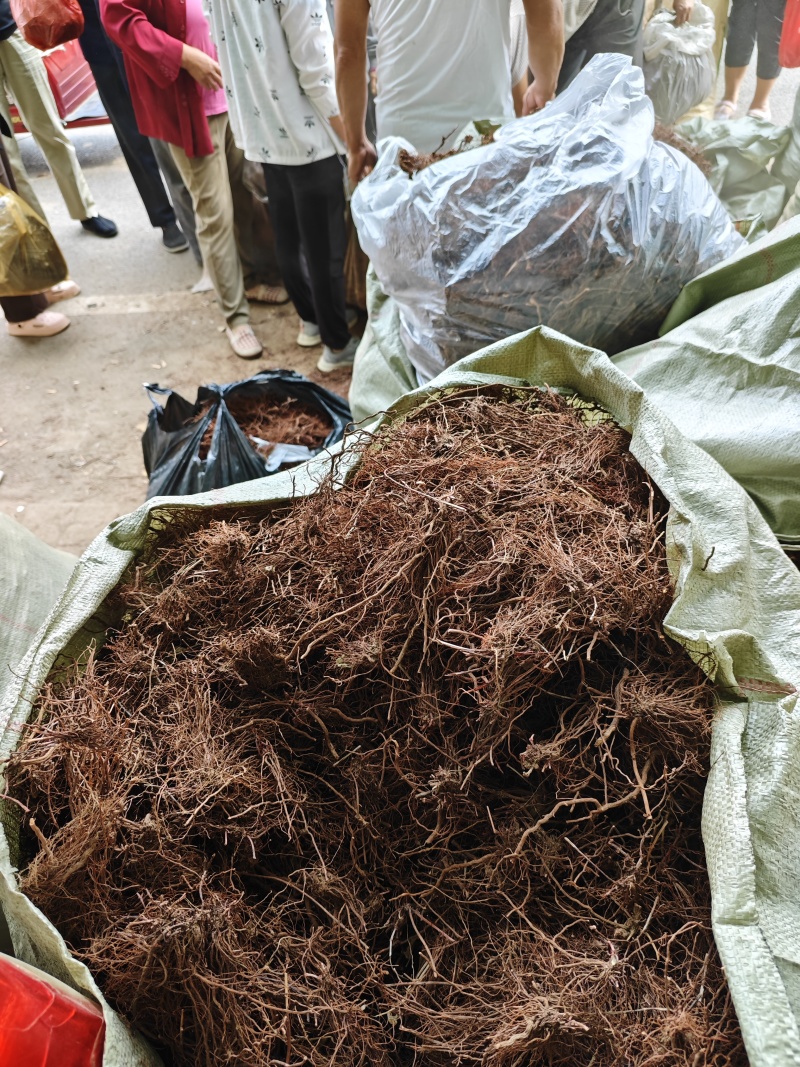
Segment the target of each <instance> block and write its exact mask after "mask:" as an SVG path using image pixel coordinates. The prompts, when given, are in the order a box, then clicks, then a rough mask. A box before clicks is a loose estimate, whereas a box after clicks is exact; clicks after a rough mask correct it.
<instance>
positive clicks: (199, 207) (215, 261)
mask: <svg viewBox="0 0 800 1067" xmlns="http://www.w3.org/2000/svg"><path fill="white" fill-rule="evenodd" d="M227 127H228V116H227V115H214V116H212V117H211V118H209V120H208V128H209V132H210V134H211V141H212V144H213V146H214V152H213V154H212V155H210V156H197V157H190V156H187V154H186V153H185V152H184V150H183V149H182V148H179V147H177V146H176V145H171V146H170V147H171V149H172V156H173V159H174V160H175V164H176V166H177V168H178V170H179V172H180V175H181V178H182V179H183V181H184V184H185V185H186V187H187V189H188V190H189V192H190V194H191V197H192V205H193V207H194V213H195V218H196V221H197V240H198V242H199V244H200V251H201V252H202V253H203V262H204V263H205V266H206V269H207V270H208V273H209V275H210V277H211V281H212V282H213V284H214V290H215V292H216V294H217V297H218V299H219V302H220V305H221V307H222V311H223V314H224V315H225V320H226V322H227V323H228V326H230V327H235V326H240V325H243V324H246V323H247V322H248V321H249V319H250V309H249V307H248V304H247V298H246V297H245V295H244V277H243V275H242V264H241V262H240V260H239V253H238V250H237V248H236V238H235V236H234V232H233V199H232V197H231V186H230V180H229V178H228V165H227V160H226V158H225V138H226V135H227Z"/></svg>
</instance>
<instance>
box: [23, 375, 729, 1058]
mask: <svg viewBox="0 0 800 1067" xmlns="http://www.w3.org/2000/svg"><path fill="white" fill-rule="evenodd" d="M665 510H666V508H665V503H664V501H663V499H662V498H661V496H660V494H659V493H658V491H657V490H656V489H655V488H654V487H653V486H652V485H651V484H650V483H649V482H648V480H647V478H646V477H645V475H644V474H643V472H642V470H641V468H640V467H639V466H638V465H637V463H636V461H635V460H634V459H633V458H632V456H631V455H630V453H629V452H628V438H627V436H626V434H624V433H623V432H622V431H620V430H619V429H618V428H617V427H616V426H615V425H614V424H613V423H611V422H609V421H608V420H603V419H601V418H599V417H598V416H597V413H595V412H591V411H590V412H589V417H588V418H587V417H586V411H585V410H583V411H581V410H578V409H577V408H575V407H573V406H571V405H570V404H568V403H567V402H566V401H564V400H563V399H561V398H559V397H557V396H556V395H554V394H551V393H540V392H538V391H533V390H532V391H531V392H530V393H529V394H524V395H520V394H514V396H513V397H511V396H509V395H508V394H501V393H500V392H499V391H497V390H495V391H494V393H493V395H486V393H483V394H480V395H478V394H476V393H474V392H472V393H469V394H466V393H462V394H458V395H451V396H449V397H446V398H443V399H441V400H440V401H438V402H436V403H435V404H433V405H431V406H430V407H428V408H426V409H424V410H422V411H420V412H418V413H417V414H415V415H414V416H413V417H411V418H410V419H408V420H407V421H404V422H399V423H397V424H395V425H392V426H390V427H388V428H387V429H386V430H383V431H381V432H380V433H379V434H378V436H377V438H375V439H373V440H372V441H371V442H370V444H369V445H368V446H367V447H365V449H364V451H363V455H362V457H361V463H360V466H359V467H358V469H357V470H356V471H355V473H354V474H353V475H352V477H350V479H349V480H348V482H347V484H346V485H345V486H344V487H343V488H340V489H338V490H337V489H336V487H335V484H334V479H333V478H332V479H331V480H330V481H328V482H326V483H325V484H323V486H322V487H321V489H320V491H319V493H318V494H317V495H315V496H314V497H313V498H310V499H308V500H305V501H301V502H299V503H296V504H295V505H294V506H292V507H286V508H284V509H282V510H281V511H279V512H272V513H268V512H264V513H263V514H261V515H259V516H254V515H253V512H252V510H251V511H248V512H246V513H243V514H239V515H236V514H234V513H232V512H227V513H223V512H217V513H216V514H214V513H210V514H207V515H206V517H205V518H202V517H201V516H199V515H198V513H197V512H193V513H192V514H190V515H187V516H186V517H185V518H183V519H180V520H177V521H174V522H172V523H171V524H170V525H169V527H168V528H167V529H166V530H165V531H164V532H163V533H162V535H161V536H160V538H159V542H158V548H157V549H155V550H153V551H151V553H150V556H149V557H148V558H147V559H146V560H144V561H142V562H140V564H139V566H138V568H137V569H136V570H135V572H134V573H132V574H131V575H130V578H129V581H128V583H127V585H126V586H125V587H124V588H123V589H122V591H121V593H120V600H121V604H120V611H121V622H120V624H119V627H118V629H117V630H116V631H115V632H114V633H113V634H112V635H111V636H110V639H109V640H108V642H107V644H106V645H105V647H103V648H102V649H100V650H99V651H98V652H97V653H96V654H95V655H94V656H93V657H92V658H91V659H90V661H89V663H88V666H86V667H85V669H82V670H81V671H80V672H78V671H74V672H73V676H72V677H70V678H67V679H61V680H59V681H54V682H52V683H51V684H50V685H49V687H48V688H47V689H46V691H45V692H44V693H43V694H42V696H41V698H40V701H39V705H38V714H37V715H36V716H35V718H34V721H33V722H32V724H31V726H30V727H29V729H28V730H27V732H26V734H25V736H24V738H23V742H22V744H21V746H20V748H19V750H18V751H17V753H16V755H15V756H14V758H13V760H12V762H11V765H10V768H9V773H10V788H11V789H12V790H13V793H14V795H15V796H16V797H17V798H19V800H20V801H22V803H24V804H25V805H26V806H27V807H28V808H29V814H28V815H27V816H25V817H24V818H23V833H22V844H23V857H22V886H23V888H24V890H25V892H26V893H27V894H28V895H29V896H30V897H31V898H32V899H33V900H34V901H35V902H36V903H37V904H38V905H39V906H40V907H41V908H42V909H43V911H44V912H45V913H46V914H47V915H48V916H49V917H50V918H51V919H52V920H53V921H54V922H55V923H56V924H57V925H58V927H59V929H60V930H61V931H62V932H63V934H64V936H65V937H66V938H67V940H68V942H69V944H70V945H71V946H72V948H73V949H74V951H75V952H76V954H78V955H79V956H80V957H81V958H82V959H84V960H86V962H87V963H88V964H89V965H90V967H92V968H93V969H94V972H95V974H96V975H97V977H98V979H99V981H100V984H101V987H102V988H103V989H104V991H105V993H106V994H107V996H108V998H109V999H110V1001H111V1002H112V1004H114V1005H115V1006H116V1007H118V1008H119V1009H120V1010H121V1011H122V1012H123V1013H124V1014H125V1015H126V1016H127V1017H128V1018H129V1019H130V1020H131V1021H132V1022H133V1023H134V1024H135V1025H136V1026H137V1027H139V1028H140V1029H141V1030H142V1031H143V1032H144V1033H145V1034H147V1035H148V1036H149V1037H150V1038H151V1039H152V1040H153V1041H154V1042H155V1043H156V1044H157V1045H158V1046H160V1047H161V1048H164V1049H166V1050H167V1051H168V1055H169V1057H170V1059H171V1062H172V1063H174V1064H180V1065H187V1067H188V1065H191V1067H195V1065H209V1067H210V1065H218V1064H223V1063H224V1064H227V1063H236V1064H247V1065H248V1067H267V1065H270V1067H277V1065H278V1064H281V1065H286V1064H291V1065H293V1067H300V1065H301V1064H310V1065H314V1067H355V1065H364V1067H367V1065H369V1067H389V1065H414V1064H416V1065H420V1067H422V1065H425V1067H428V1065H433V1067H437V1065H441V1067H456V1065H469V1064H481V1065H485V1067H523V1065H524V1067H528V1065H534V1064H547V1065H549V1067H555V1065H563V1067H581V1065H584V1067H589V1065H592V1067H600V1065H611V1064H614V1065H621V1064H625V1065H626V1067H633V1065H637V1067H654V1065H659V1067H660V1065H665V1064H670V1065H678V1064H680V1065H686V1067H689V1065H691V1067H703V1065H712V1064H713V1065H714V1067H723V1065H724V1067H728V1065H738V1064H745V1063H746V1058H745V1054H744V1051H743V1046H742V1042H741V1037H740V1034H739V1030H738V1026H737V1023H736V1019H735V1016H734V1013H733V1010H732V1006H731V1002H730V998H729V994H728V990H727V986H726V983H725V980H724V976H723V973H722V969H721V966H720V963H719V960H718V957H717V953H716V951H715V948H714V943H713V940H712V935H711V930H710V922H709V912H710V902H709V891H708V885H707V874H706V870H705V865H704V861H703V849H702V844H701V838H700V809H701V798H702V792H703V784H704V775H705V772H706V768H707V764H708V754H709V735H710V717H711V704H712V696H711V692H710V689H709V687H708V685H707V683H706V682H705V678H704V676H703V675H702V674H701V672H700V671H699V669H698V668H697V667H696V666H695V665H694V664H693V663H692V662H691V661H690V659H689V658H688V657H687V655H686V654H685V652H684V651H683V650H682V649H681V648H679V647H677V646H675V645H674V644H671V643H670V642H669V641H668V640H667V639H666V638H665V637H664V635H663V632H662V627H661V620H662V619H663V617H664V615H665V613H666V611H667V609H668V607H669V605H670V603H671V600H672V588H671V583H670V580H669V577H668V572H667V567H666V562H665V548H664V521H665Z"/></svg>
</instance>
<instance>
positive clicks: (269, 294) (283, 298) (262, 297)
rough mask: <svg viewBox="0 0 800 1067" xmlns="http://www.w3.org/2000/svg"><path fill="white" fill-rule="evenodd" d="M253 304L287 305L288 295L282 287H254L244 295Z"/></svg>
mask: <svg viewBox="0 0 800 1067" xmlns="http://www.w3.org/2000/svg"><path fill="white" fill-rule="evenodd" d="M244 295H245V296H246V297H247V299H248V300H252V301H253V303H254V304H288V302H289V294H288V293H287V292H286V290H285V289H284V288H283V286H282V285H254V286H252V287H251V288H250V289H246V290H245V294H244Z"/></svg>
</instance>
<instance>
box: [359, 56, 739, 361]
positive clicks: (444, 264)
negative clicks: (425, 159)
mask: <svg viewBox="0 0 800 1067" xmlns="http://www.w3.org/2000/svg"><path fill="white" fill-rule="evenodd" d="M653 124H654V123H653V108H652V104H651V103H650V101H649V100H648V99H647V97H646V95H645V92H644V80H643V77H642V73H641V71H640V70H639V69H638V68H634V67H633V66H632V64H631V60H630V59H629V58H628V57H626V56H618V55H613V54H610V55H599V56H595V57H594V58H593V59H592V60H591V62H590V63H589V64H588V66H587V67H586V68H585V69H584V70H583V71H581V73H580V74H579V75H578V77H577V78H576V79H575V81H574V82H573V83H572V84H571V85H570V87H569V88H568V89H567V90H566V91H565V92H564V93H562V94H561V96H559V97H558V99H557V100H555V101H554V102H553V103H552V104H550V105H548V107H547V108H545V109H544V110H543V111H542V112H540V113H539V114H537V115H534V116H531V117H529V118H525V119H517V120H515V121H512V122H510V123H509V124H508V125H506V126H504V127H503V128H502V129H501V130H500V131H499V132H498V133H497V134H496V135H495V137H496V139H495V143H492V144H489V145H485V146H482V147H479V148H474V149H472V150H470V151H466V152H463V153H461V154H458V155H456V156H453V157H450V158H448V159H444V160H442V161H440V162H437V163H435V164H434V165H433V166H430V167H428V168H427V169H425V170H422V171H421V172H420V173H418V174H416V175H415V176H414V178H413V179H410V178H409V177H408V175H407V174H406V173H404V171H403V170H402V169H401V167H400V165H399V161H398V157H399V153H400V151H401V150H402V149H403V148H406V149H408V150H411V151H413V148H412V146H411V145H408V144H407V143H406V142H404V141H402V140H400V139H394V138H393V139H387V140H385V141H383V142H382V143H381V146H380V148H381V151H380V156H379V160H378V164H377V166H376V167H375V170H374V171H373V172H372V174H371V175H370V176H369V177H368V178H366V179H365V180H364V181H362V182H361V183H360V184H359V186H358V188H357V190H356V192H355V194H354V197H353V201H352V210H353V216H354V218H355V222H356V226H357V228H358V235H359V239H360V241H361V246H362V248H363V249H364V251H365V252H366V253H367V255H368V256H369V259H370V261H371V262H372V265H373V266H374V268H375V271H376V273H377V276H378V278H379V279H380V282H381V285H382V286H383V288H384V290H385V291H386V292H387V293H388V294H389V295H390V296H392V297H394V298H395V299H396V301H397V303H398V306H399V309H400V317H401V322H402V331H403V342H404V345H405V347H406V349H407V352H408V356H409V358H410V359H411V362H412V363H413V364H414V366H415V367H416V369H417V372H418V374H419V375H420V379H421V380H423V381H427V380H429V379H430V378H431V377H433V376H434V375H435V374H437V373H439V372H440V371H441V370H442V369H443V368H444V367H446V366H450V365H451V364H452V363H454V362H455V361H456V360H458V359H460V358H462V357H463V356H466V355H469V354H470V353H472V352H475V351H477V350H478V349H480V348H482V347H484V346H485V345H487V344H489V343H491V342H493V341H496V340H498V339H500V338H503V337H508V336H509V335H510V334H513V333H517V332H519V331H522V330H526V329H529V328H530V327H532V326H536V325H538V324H539V323H542V324H544V325H547V326H550V327H552V328H553V329H558V330H561V331H562V332H564V333H565V334H568V335H569V336H571V337H573V338H575V340H577V341H580V342H581V343H584V344H591V345H593V346H595V347H597V348H602V349H603V350H604V351H608V352H619V351H621V350H623V349H625V348H629V347H630V346H631V345H634V344H639V343H641V342H643V341H646V340H648V339H650V338H652V337H655V336H656V333H657V331H658V328H659V326H660V325H661V322H662V320H663V318H664V316H665V315H666V313H667V311H668V310H669V307H670V305H671V304H672V302H673V301H674V300H675V298H676V297H677V295H678V293H679V292H680V290H681V288H682V287H683V285H684V284H685V283H686V282H688V281H689V280H690V279H691V278H693V277H694V276H695V275H696V274H699V273H701V272H702V271H703V270H706V269H708V268H709V267H711V266H713V265H714V264H715V263H718V262H719V261H720V260H722V259H725V258H726V257H727V256H729V255H731V254H732V253H733V252H734V251H735V250H736V249H737V248H738V247H739V246H740V245H741V243H742V241H741V238H740V237H739V236H738V234H737V233H736V232H735V231H734V228H733V225H732V223H731V221H730V219H729V218H728V216H727V215H726V213H725V211H724V209H723V208H722V205H721V204H720V203H719V201H718V200H717V198H716V197H715V195H714V194H713V192H712V190H711V188H710V187H709V185H708V183H707V181H706V180H705V178H704V177H703V175H702V174H701V173H700V171H699V170H698V169H697V167H696V166H695V165H694V164H693V163H690V162H689V160H688V159H687V158H686V157H685V156H683V155H682V154H681V153H680V152H677V151H675V150H674V149H671V148H668V147H667V146H665V145H663V144H660V143H657V142H654V141H653V138H652V133H653Z"/></svg>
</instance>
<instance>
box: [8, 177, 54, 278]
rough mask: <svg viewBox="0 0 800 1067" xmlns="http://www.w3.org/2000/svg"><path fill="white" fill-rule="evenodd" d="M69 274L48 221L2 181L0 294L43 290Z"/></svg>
mask: <svg viewBox="0 0 800 1067" xmlns="http://www.w3.org/2000/svg"><path fill="white" fill-rule="evenodd" d="M66 277H67V264H66V261H65V259H64V256H63V254H62V252H61V249H60V248H59V247H58V244H57V242H56V239H55V237H53V235H52V233H51V232H50V229H49V227H48V226H47V224H46V223H45V222H44V221H43V220H42V219H40V218H39V216H38V215H37V214H36V212H35V211H34V210H33V208H32V207H30V206H29V205H28V204H26V203H25V201H24V200H23V199H22V197H20V196H18V195H17V194H16V193H14V192H12V191H11V189H8V188H6V186H5V185H1V184H0V296H31V295H32V294H34V293H43V292H45V290H47V289H50V288H51V287H52V286H54V285H57V284H58V282H63V281H64V279H65V278H66Z"/></svg>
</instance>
